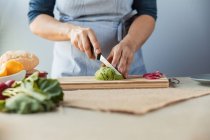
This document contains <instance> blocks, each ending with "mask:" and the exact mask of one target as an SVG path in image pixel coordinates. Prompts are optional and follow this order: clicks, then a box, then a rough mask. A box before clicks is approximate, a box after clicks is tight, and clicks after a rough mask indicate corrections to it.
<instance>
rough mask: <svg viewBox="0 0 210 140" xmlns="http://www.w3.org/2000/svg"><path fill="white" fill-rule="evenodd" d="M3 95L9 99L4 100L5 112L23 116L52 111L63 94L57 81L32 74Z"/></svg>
mask: <svg viewBox="0 0 210 140" xmlns="http://www.w3.org/2000/svg"><path fill="white" fill-rule="evenodd" d="M3 95H5V96H9V97H10V98H9V99H8V100H6V105H5V109H6V110H7V111H9V112H17V113H24V114H25V113H34V112H42V111H50V110H53V109H54V108H55V106H56V105H58V104H59V102H60V101H62V100H63V95H64V94H63V91H62V88H61V87H60V83H59V82H58V80H56V79H46V78H39V76H38V73H34V74H32V75H31V76H29V77H28V78H25V79H24V80H22V81H18V82H16V83H15V84H14V86H13V88H8V89H6V90H5V91H4V92H3Z"/></svg>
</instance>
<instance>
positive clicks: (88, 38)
mask: <svg viewBox="0 0 210 140" xmlns="http://www.w3.org/2000/svg"><path fill="white" fill-rule="evenodd" d="M70 38H71V40H70V41H71V43H72V45H74V47H76V48H78V49H79V50H80V51H82V52H85V53H86V55H87V56H88V58H90V59H95V53H96V54H99V53H101V48H100V45H99V42H98V40H97V38H96V36H95V33H94V31H93V30H92V29H90V28H82V27H77V28H75V29H72V31H71V33H70ZM91 46H93V50H94V52H92V50H91Z"/></svg>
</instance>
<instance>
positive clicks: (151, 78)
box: [143, 71, 163, 80]
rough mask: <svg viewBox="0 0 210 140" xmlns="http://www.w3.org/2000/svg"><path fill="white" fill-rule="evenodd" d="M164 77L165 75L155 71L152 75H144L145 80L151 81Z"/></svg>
mask: <svg viewBox="0 0 210 140" xmlns="http://www.w3.org/2000/svg"><path fill="white" fill-rule="evenodd" d="M162 77H163V74H162V73H161V72H159V71H155V72H152V73H146V74H144V75H143V78H145V79H150V80H155V79H160V78H162Z"/></svg>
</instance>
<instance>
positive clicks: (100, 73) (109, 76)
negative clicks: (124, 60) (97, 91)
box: [95, 67, 124, 80]
mask: <svg viewBox="0 0 210 140" xmlns="http://www.w3.org/2000/svg"><path fill="white" fill-rule="evenodd" d="M95 78H96V80H122V79H124V78H123V76H122V75H118V74H116V72H115V71H114V70H113V69H111V68H110V67H101V68H100V69H99V70H97V71H96V73H95Z"/></svg>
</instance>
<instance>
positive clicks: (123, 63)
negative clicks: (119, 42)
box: [118, 52, 127, 74]
mask: <svg viewBox="0 0 210 140" xmlns="http://www.w3.org/2000/svg"><path fill="white" fill-rule="evenodd" d="M126 64H127V56H126V54H125V52H122V55H121V58H120V60H119V65H118V70H119V71H120V73H122V74H125V71H126Z"/></svg>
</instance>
